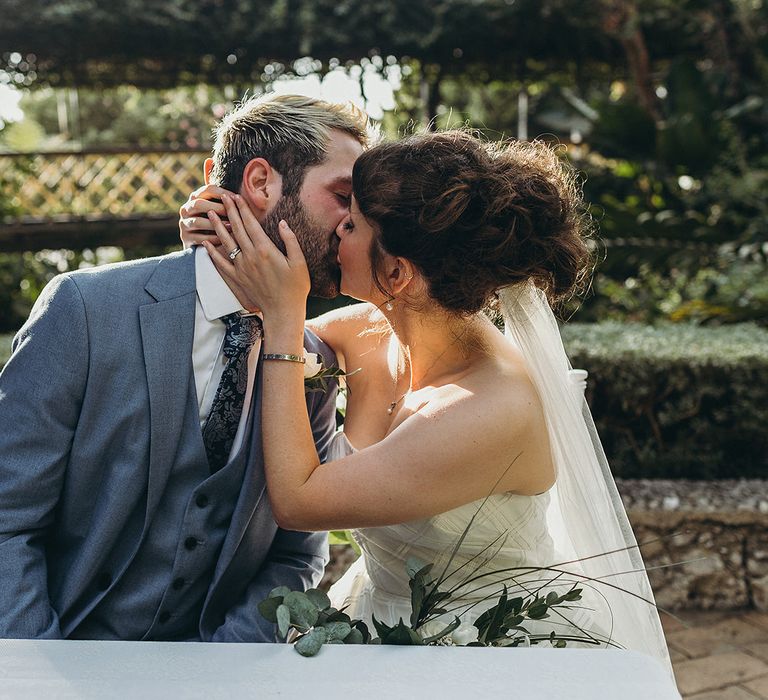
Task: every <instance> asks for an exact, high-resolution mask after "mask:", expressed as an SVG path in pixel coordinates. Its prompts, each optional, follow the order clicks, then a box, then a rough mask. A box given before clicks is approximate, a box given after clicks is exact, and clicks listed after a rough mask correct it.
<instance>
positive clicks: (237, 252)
mask: <svg viewBox="0 0 768 700" xmlns="http://www.w3.org/2000/svg"><path fill="white" fill-rule="evenodd" d="M240 253H242V251H241V250H240V247H239V246H238V247H237V248H235V249H234V250H232V251H230V253H229V259H230V260H234V259H235V258H236V257H237V256H238V255H240Z"/></svg>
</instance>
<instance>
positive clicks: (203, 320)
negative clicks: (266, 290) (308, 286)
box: [192, 246, 261, 456]
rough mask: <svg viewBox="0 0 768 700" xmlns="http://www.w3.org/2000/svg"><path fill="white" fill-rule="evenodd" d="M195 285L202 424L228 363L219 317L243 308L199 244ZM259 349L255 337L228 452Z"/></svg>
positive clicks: (234, 446) (194, 359)
mask: <svg viewBox="0 0 768 700" xmlns="http://www.w3.org/2000/svg"><path fill="white" fill-rule="evenodd" d="M195 285H196V287H197V303H196V304H195V336H194V340H193V341H192V368H193V370H194V373H195V389H196V390H197V405H198V408H199V411H200V427H201V428H202V427H203V425H205V421H206V419H207V418H208V414H209V413H210V411H211V405H212V404H213V399H214V397H215V396H216V390H217V389H218V387H219V381H220V380H221V375H222V374H223V373H224V367H225V365H226V364H227V358H226V356H225V355H224V352H223V350H224V334H225V332H226V326H225V325H224V321H222V320H221V317H222V316H226V315H228V314H231V313H235V312H237V311H239V312H241V313H246V311H245V309H243V307H242V306H240V302H239V301H238V300H237V297H235V295H234V294H232V292H231V291H230V289H229V287H227V284H226V282H224V280H223V279H222V277H221V275H220V274H219V273H218V271H217V270H216V268H215V267H214V265H213V262H211V259H210V257H208V253H207V252H206V250H205V248H203V247H202V246H198V247H197V248H196V250H195ZM260 351H261V340H260V339H258V340H256V342H255V343H254V344H253V347H252V348H251V351H250V354H249V355H248V384H247V386H246V390H245V400H244V402H243V412H242V414H241V416H240V423H239V425H238V428H237V434H236V435H235V440H234V442H233V443H232V451H231V452H230V456H231V455H233V454H234V453H235V452H237V450H238V449H239V448H240V444H241V443H242V441H243V433H244V432H245V424H246V421H247V420H248V411H249V409H250V405H251V396H252V394H253V383H254V378H255V376H256V365H257V364H258V359H259V352H260Z"/></svg>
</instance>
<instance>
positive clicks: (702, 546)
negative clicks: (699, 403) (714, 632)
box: [618, 479, 768, 610]
mask: <svg viewBox="0 0 768 700" xmlns="http://www.w3.org/2000/svg"><path fill="white" fill-rule="evenodd" d="M618 486H619V491H620V492H621V495H622V498H623V499H624V504H625V506H626V508H627V512H628V514H629V519H630V521H631V523H632V527H633V528H634V531H635V535H636V537H637V541H638V543H644V542H645V543H647V544H643V545H642V546H641V551H642V553H643V559H644V560H645V565H646V568H647V569H648V570H649V571H648V576H649V578H650V580H651V585H652V586H653V589H654V591H655V593H656V602H657V604H658V605H659V606H660V607H662V608H668V609H671V610H675V609H678V610H679V609H698V610H712V609H720V610H730V609H735V608H756V609H758V610H768V481H762V480H756V479H752V480H741V481H643V480H638V481H631V480H625V481H619V482H618ZM653 540H656V541H653ZM655 567H662V568H655Z"/></svg>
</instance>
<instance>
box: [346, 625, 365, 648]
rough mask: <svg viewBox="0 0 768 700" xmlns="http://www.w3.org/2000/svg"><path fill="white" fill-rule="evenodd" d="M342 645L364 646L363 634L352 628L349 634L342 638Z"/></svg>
mask: <svg viewBox="0 0 768 700" xmlns="http://www.w3.org/2000/svg"><path fill="white" fill-rule="evenodd" d="M344 644H365V638H364V637H363V633H362V632H361V631H360V630H359V629H357V627H353V628H352V629H351V630H350V632H349V634H348V635H347V636H346V637H344Z"/></svg>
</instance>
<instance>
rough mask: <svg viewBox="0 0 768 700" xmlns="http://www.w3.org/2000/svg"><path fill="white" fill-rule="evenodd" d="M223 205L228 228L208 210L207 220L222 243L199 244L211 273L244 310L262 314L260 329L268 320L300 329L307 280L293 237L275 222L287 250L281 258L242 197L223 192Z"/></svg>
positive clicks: (284, 227)
mask: <svg viewBox="0 0 768 700" xmlns="http://www.w3.org/2000/svg"><path fill="white" fill-rule="evenodd" d="M222 201H223V206H224V211H225V214H226V216H227V218H228V219H229V223H230V229H231V230H227V228H226V227H225V226H224V222H223V221H222V219H221V217H220V216H219V215H218V214H217V213H216V212H215V211H213V210H211V211H209V213H208V217H209V218H210V220H211V224H212V226H213V230H214V231H215V232H216V234H217V235H218V237H219V238H220V239H221V243H222V245H221V246H219V247H216V246H214V245H212V244H211V243H210V241H207V240H205V241H203V245H204V246H205V249H206V250H207V251H208V254H209V255H210V256H211V260H213V264H214V265H215V266H216V269H217V270H218V271H219V273H220V274H221V276H222V277H223V278H224V281H225V282H226V283H227V285H228V286H229V288H230V289H231V290H232V292H233V293H234V295H235V296H236V297H237V298H238V300H239V301H240V303H241V304H242V306H243V308H244V309H247V310H248V311H261V312H262V313H263V315H264V323H265V325H267V322H268V321H272V320H277V321H279V322H280V323H286V322H288V321H292V320H296V321H298V322H299V323H300V324H301V325H303V322H304V315H305V313H306V303H307V296H308V294H309V288H310V280H309V272H308V270H307V263H306V260H305V259H304V254H303V253H302V252H301V247H300V246H299V242H298V241H297V239H296V236H295V234H294V233H293V231H291V229H290V228H289V227H288V225H287V224H286V223H285V222H284V221H281V222H280V226H279V233H280V237H281V239H282V240H283V243H284V244H285V249H286V254H285V255H283V253H282V252H280V250H279V249H278V247H277V246H276V245H275V244H274V243H273V242H272V241H271V240H270V239H269V237H268V236H267V234H266V233H264V229H263V228H262V227H261V224H260V223H259V222H258V220H257V219H256V217H255V216H254V215H253V212H251V209H250V207H249V206H248V203H247V202H246V201H245V199H243V198H242V197H241V196H240V195H229V194H223V195H222ZM294 317H295V318H294Z"/></svg>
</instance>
